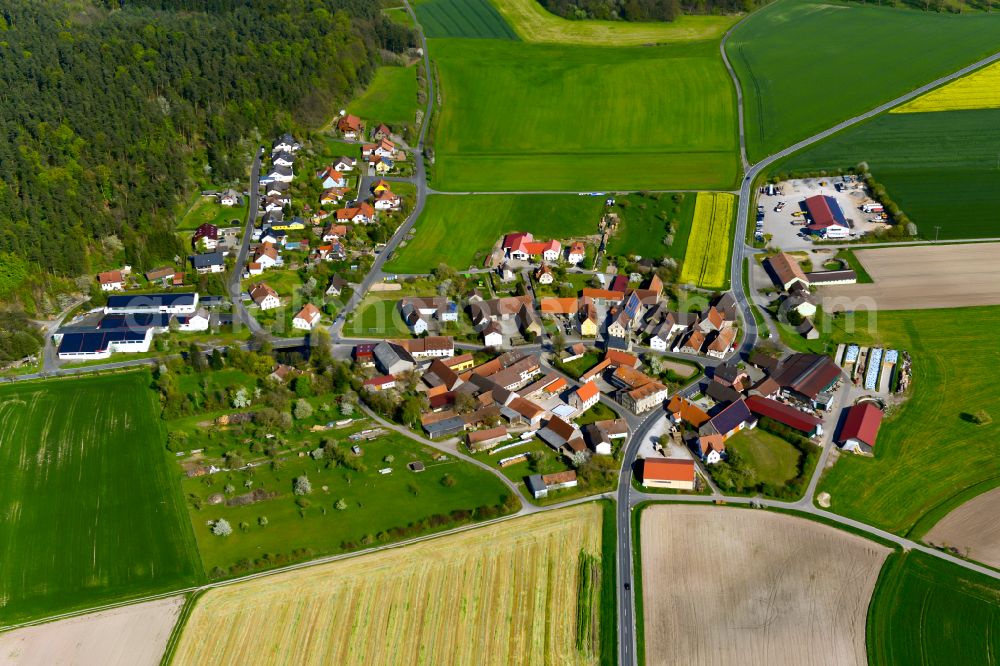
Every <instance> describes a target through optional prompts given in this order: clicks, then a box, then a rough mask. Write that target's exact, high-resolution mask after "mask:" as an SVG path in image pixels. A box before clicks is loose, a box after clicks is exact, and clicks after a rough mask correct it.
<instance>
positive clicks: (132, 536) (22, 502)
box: [0, 372, 200, 624]
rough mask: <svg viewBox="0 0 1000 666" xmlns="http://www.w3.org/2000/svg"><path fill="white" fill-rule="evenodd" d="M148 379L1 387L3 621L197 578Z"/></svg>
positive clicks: (136, 377)
mask: <svg viewBox="0 0 1000 666" xmlns="http://www.w3.org/2000/svg"><path fill="white" fill-rule="evenodd" d="M150 381H151V380H150V377H149V374H148V373H146V372H139V373H132V374H125V375H113V376H104V377H88V378H86V379H66V380H53V381H47V382H35V383H27V384H18V385H16V386H4V387H0V516H3V519H2V521H0V525H2V529H0V599H2V602H3V603H2V604H0V624H8V623H13V622H18V621H23V620H27V619H29V618H36V617H42V616H45V615H51V614H55V613H61V612H65V611H69V610H73V609H77V608H84V607H90V606H97V605H100V604H106V603H110V602H114V601H118V600H122V599H127V598H131V597H139V596H142V595H147V594H153V593H157V592H163V591H167V590H171V589H178V588H183V587H187V586H190V585H192V584H195V583H197V582H198V580H199V573H200V566H199V562H198V552H197V550H196V548H195V544H194V540H193V538H192V535H191V532H190V528H189V527H188V525H187V523H186V521H184V520H183V519H182V517H181V516H182V512H183V507H182V506H181V501H180V494H179V490H180V489H179V488H178V485H177V481H176V478H175V477H174V476H173V475H172V474H171V472H170V469H169V467H168V465H169V462H168V460H167V459H166V457H165V456H166V453H165V450H164V438H163V430H162V426H161V425H160V421H159V418H158V412H159V406H158V405H157V403H156V397H155V394H154V393H153V392H152V391H151V390H149V388H148V385H149V382H150Z"/></svg>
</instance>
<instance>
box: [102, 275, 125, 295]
mask: <svg viewBox="0 0 1000 666" xmlns="http://www.w3.org/2000/svg"><path fill="white" fill-rule="evenodd" d="M97 282H98V283H99V284H100V285H101V291H124V289H125V281H124V278H122V272H121V271H105V272H103V273H98V274H97Z"/></svg>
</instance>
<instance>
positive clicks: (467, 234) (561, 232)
mask: <svg viewBox="0 0 1000 666" xmlns="http://www.w3.org/2000/svg"><path fill="white" fill-rule="evenodd" d="M603 205H604V200H603V199H601V198H599V197H580V196H575V195H557V194H526V195H475V196H472V195H469V196H448V195H437V196H433V195H432V196H429V197H427V204H426V205H425V207H424V211H423V213H422V214H421V215H420V219H419V220H417V224H416V226H415V227H414V230H415V231H416V235H415V236H414V238H413V239H412V240H410V241H408V242H407V244H406V246H405V247H401V248H399V249H398V250H396V253H395V254H394V255H393V257H392V258H391V259H390V260H389V262H388V265H387V267H386V270H391V271H397V272H399V273H426V272H428V271H430V270H432V269H434V268H436V267H437V266H438V265H439V264H441V263H446V264H449V265H450V266H452V267H454V268H456V269H458V270H464V269H466V268H470V267H472V268H479V267H481V266H482V262H483V260H484V259H485V258H486V253H487V252H488V251H489V249H490V248H491V247H492V246H493V244H494V243H496V242H497V241H498V240H500V237H501V236H502V235H504V234H505V233H509V232H512V231H530V232H531V233H532V234H534V236H535V237H536V238H538V239H541V240H546V239H549V238H556V239H560V240H566V239H567V238H569V237H573V236H580V235H584V234H596V233H597V225H598V223H599V221H600V218H601V210H602V208H603Z"/></svg>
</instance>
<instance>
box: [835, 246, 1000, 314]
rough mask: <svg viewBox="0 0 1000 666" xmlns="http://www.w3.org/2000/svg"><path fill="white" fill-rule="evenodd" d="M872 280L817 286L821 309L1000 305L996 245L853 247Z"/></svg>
mask: <svg viewBox="0 0 1000 666" xmlns="http://www.w3.org/2000/svg"><path fill="white" fill-rule="evenodd" d="M855 254H856V256H857V257H858V259H859V260H860V261H861V263H862V265H864V267H865V270H867V271H868V273H869V274H870V275H871V276H872V279H873V280H874V282H873V283H872V284H848V285H835V286H830V287H821V288H820V289H819V291H818V293H819V296H820V298H821V300H822V303H823V309H824V311H826V312H839V311H845V310H847V311H849V310H856V311H860V310H871V309H878V310H913V309H924V308H957V307H965V306H973V305H997V304H1000V243H976V244H969V245H920V246H916V247H886V248H879V249H871V250H857V251H855Z"/></svg>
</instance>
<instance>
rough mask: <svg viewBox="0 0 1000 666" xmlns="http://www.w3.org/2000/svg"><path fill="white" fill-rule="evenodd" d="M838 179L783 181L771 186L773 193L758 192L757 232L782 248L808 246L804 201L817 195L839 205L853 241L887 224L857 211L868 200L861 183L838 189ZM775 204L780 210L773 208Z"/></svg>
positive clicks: (799, 248)
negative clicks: (759, 221) (759, 223)
mask: <svg viewBox="0 0 1000 666" xmlns="http://www.w3.org/2000/svg"><path fill="white" fill-rule="evenodd" d="M839 181H840V177H827V178H805V179H802V180H787V181H783V182H781V183H778V184H777V185H776V186H775V188H776V192H775V193H774V194H768V193H766V192H765V193H763V194H761V195H760V196H759V197H758V199H757V203H758V204H759V205H760V206H762V207H763V209H764V210H763V217H764V219H763V223H764V224H763V228H762V229H761V231H763V233H764V234H765V235H766V234H770V235H771V242H770V243H769V244H770V246H771V247H776V248H780V249H782V250H805V249H809V248H811V247H812V236H808V237H804V236H803V235H802V234H803V233H804V231H803V227H804V225H805V222H806V217H805V214H804V213H805V203H804V202H805V200H806V199H807V198H808V197H811V196H815V195H817V194H822V195H826V196H830V197H833V198H834V199H836V200H837V203H839V204H840V207H841V208H842V209H843V211H844V215H845V216H846V217H847V219H848V221H849V222H850V223H851V226H852V235H851V238H850V239H849V240H857V239H859V238H861V237H862V236H864V235H865V234H867V233H868V232H870V231H874V230H876V229H881V228H886V227H887V226H888V225H886V224H884V223H882V222H873V221H872V220H871V218H873V217H874V216H873V215H870V214H867V213H863V212H862V211H861V205H862V204H864V203H865V202H868V201H871V199H870V198H869V197H868V194H867V191H866V190H865V188H864V186H863V185H860V184H859V185H858V187H857V188H856V189H852V188H851V187H847V188H844V189H842V190H840V191H838V189H837V187H836V183H837V182H839ZM781 204H783V205H781ZM779 206H780V210H775V209H776V208H779ZM796 213H799V215H796ZM758 217H759V215H758ZM758 229H760V227H758Z"/></svg>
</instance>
